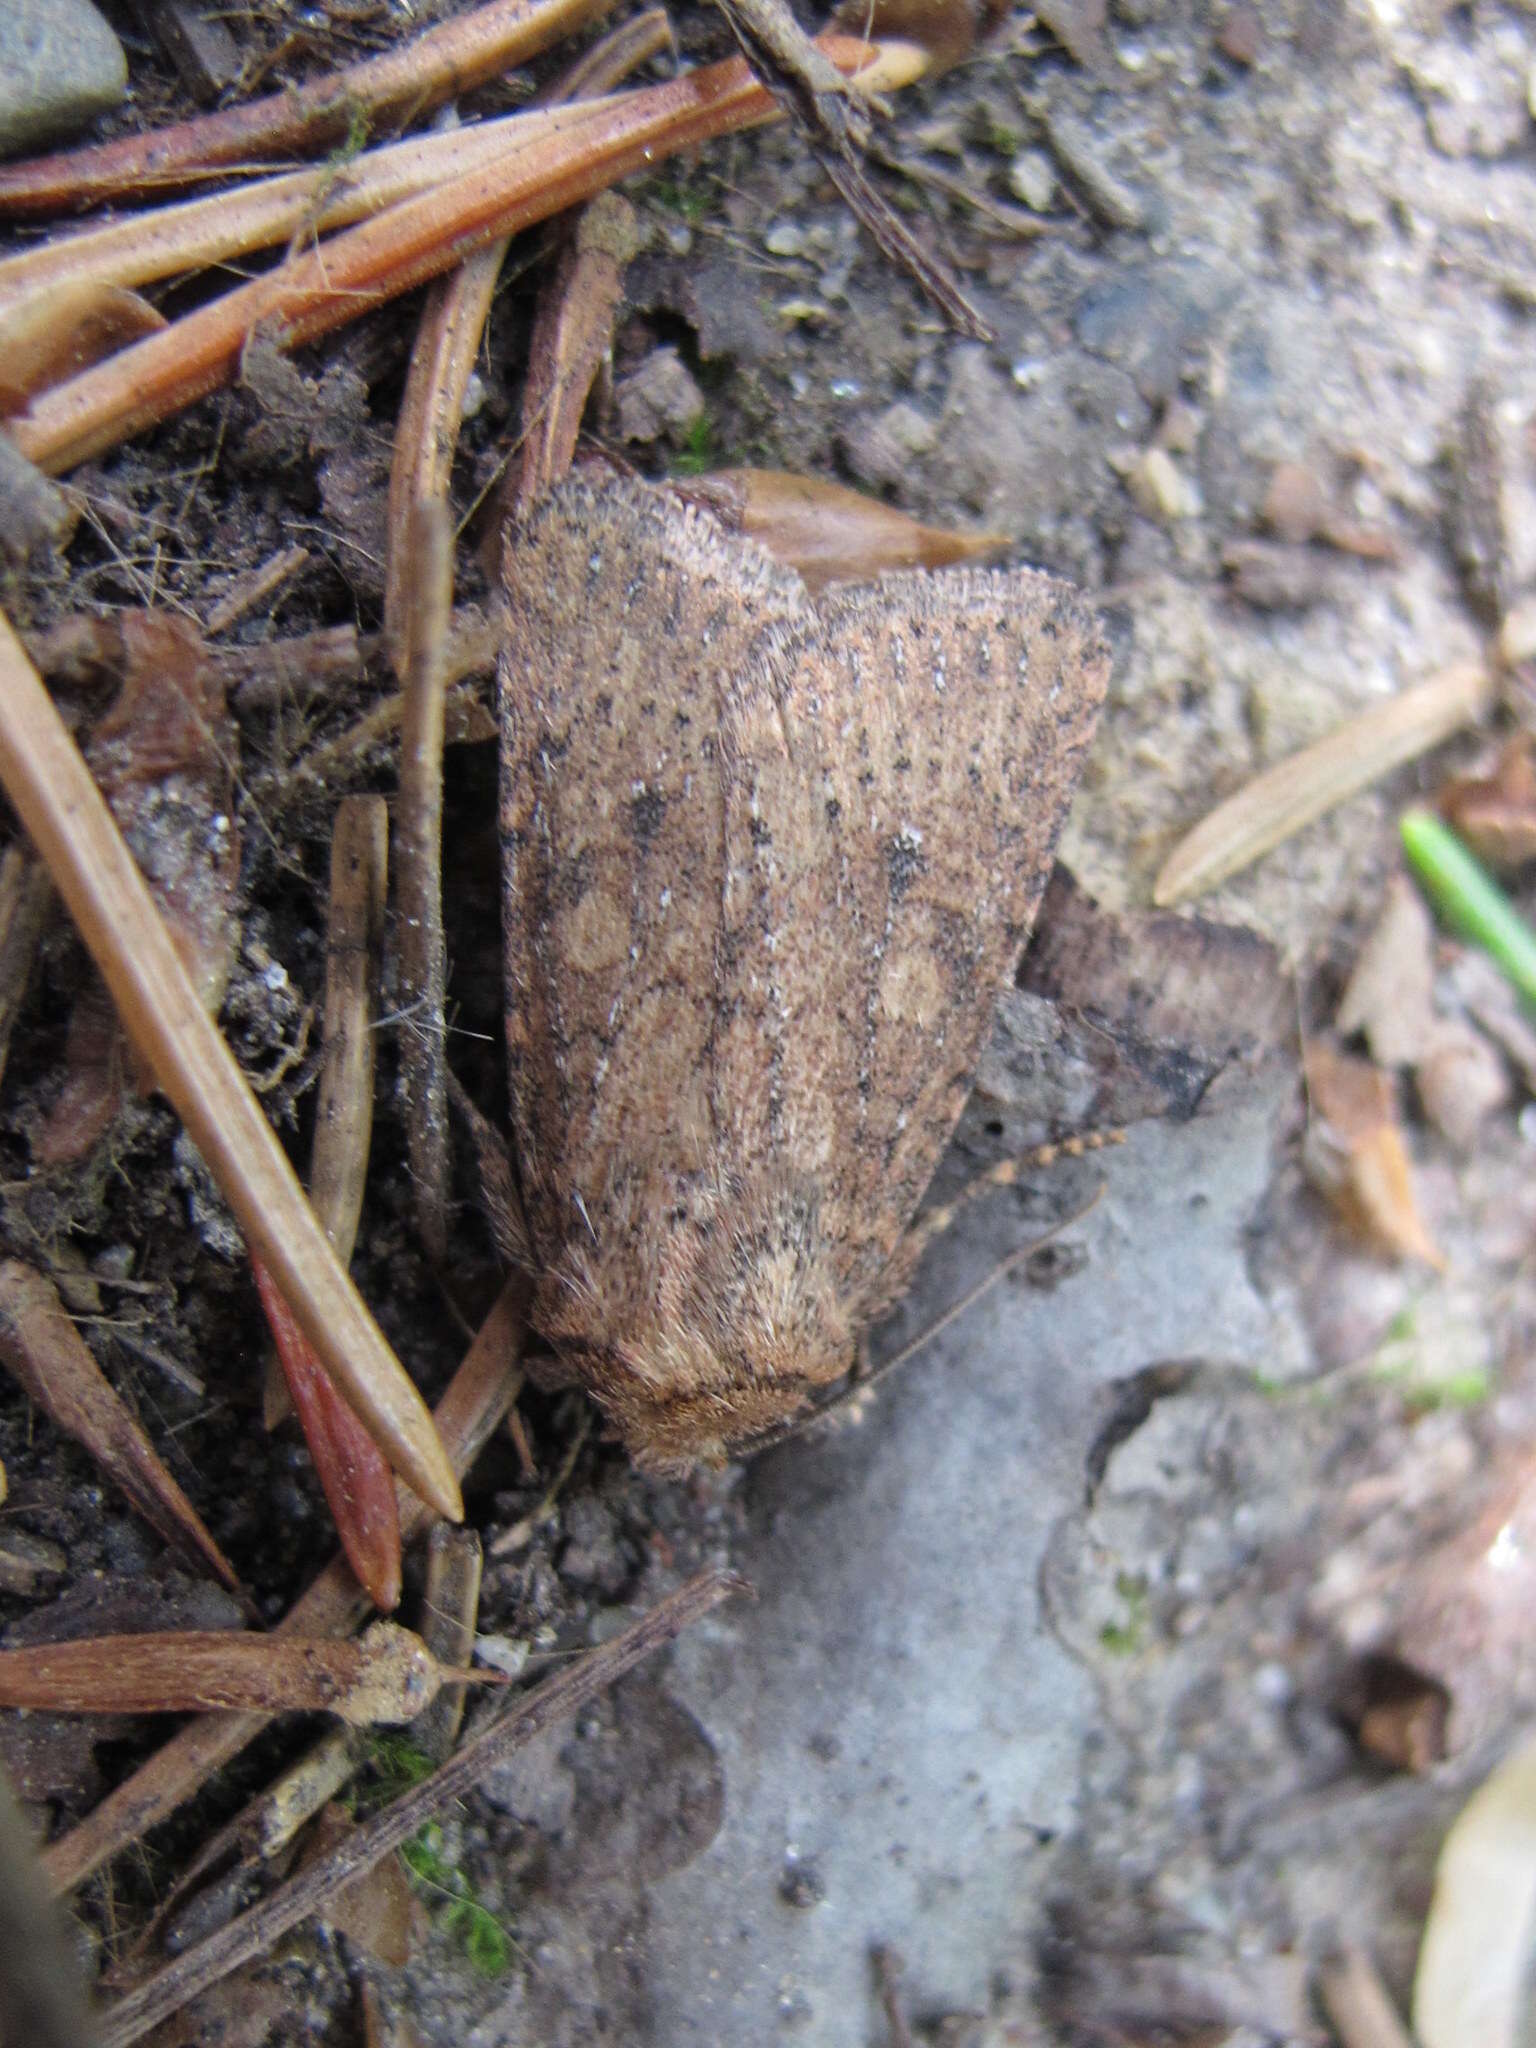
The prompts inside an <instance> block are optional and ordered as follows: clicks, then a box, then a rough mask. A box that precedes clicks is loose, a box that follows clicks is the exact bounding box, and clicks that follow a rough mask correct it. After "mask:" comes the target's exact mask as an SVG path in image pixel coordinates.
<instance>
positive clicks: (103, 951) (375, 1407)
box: [0, 615, 463, 1521]
mask: <svg viewBox="0 0 1536 2048" xmlns="http://www.w3.org/2000/svg"><path fill="white" fill-rule="evenodd" d="M0 782H3V784H4V786H5V789H6V792H7V794H8V795H9V797H10V799H11V801H12V803H13V804H14V805H15V807H16V810H17V813H18V814H19V816H20V818H21V821H22V823H23V825H24V826H25V827H26V830H27V832H28V835H29V836H30V838H31V840H32V843H33V845H34V846H35V847H36V848H37V850H38V852H39V854H40V855H41V857H42V859H43V861H44V864H45V865H46V867H47V869H48V872H49V874H50V875H51V876H52V878H53V882H54V886H55V887H56V888H57V889H58V891H59V894H60V895H61V896H62V897H63V899H64V901H65V903H66V905H67V906H68V908H69V911H70V915H71V916H72V917H73V919H74V921H75V923H76V925H77V927H78V928H79V931H80V934H81V937H82V938H83V939H84V940H85V943H86V946H87V948H88V950H89V951H90V953H91V956H92V958H93V959H94V960H95V962H96V965H97V967H98V968H99V969H100V971H101V974H102V976H103V978H104V979H105V981H106V983H107V986H108V988H109V989H110V990H111V992H112V997H113V1000H114V1002H115V1003H116V1006H117V1010H118V1014H119V1016H120V1018H121V1020H122V1023H123V1026H124V1028H125V1030H126V1031H127V1032H128V1035H129V1037H130V1038H131V1039H132V1040H133V1042H134V1045H135V1047H136V1049H137V1051H138V1052H139V1054H140V1057H141V1058H143V1059H144V1060H145V1061H146V1063H147V1064H148V1066H149V1068H150V1070H151V1072H152V1073H153V1074H154V1075H155V1078H156V1080H157V1082H158V1084H159V1086H160V1087H161V1088H162V1089H164V1091H165V1093H166V1095H167V1096H169V1098H170V1100H171V1102H172V1103H173V1105H174V1106H175V1108H176V1111H177V1113H178V1114H179V1115H180V1117H181V1119H182V1121H183V1122H184V1123H185V1125H186V1126H187V1129H188V1131H189V1133H190V1134H191V1137H192V1139H193V1142H194V1143H195V1144H196V1145H197V1147H198V1150H199V1151H200V1152H201V1153H202V1155H203V1158H204V1159H205V1160H206V1161H207V1163H208V1167H209V1170H210V1171H211V1172H212V1174H213V1176H214V1178H215V1180H216V1181H217V1182H218V1184H219V1186H220V1188H221V1189H222V1191H223V1192H224V1195H225V1197H226V1199H227V1200H228V1202H229V1204H230V1207H231V1208H232V1209H233V1210H234V1212H235V1214H236V1216H237V1217H238V1218H239V1220H240V1224H241V1226H242V1228H243V1229H244V1231H245V1234H246V1237H247V1239H248V1240H249V1242H250V1244H251V1246H252V1248H253V1249H254V1250H256V1251H257V1252H259V1254H260V1255H261V1257H262V1258H263V1259H264V1260H265V1261H266V1263H267V1264H268V1266H269V1267H270V1268H271V1270H272V1273H273V1275H274V1277H275V1278H276V1280H277V1282H278V1285H279V1286H280V1287H281V1289H282V1292H283V1294H284V1296H285V1298H286V1299H287V1301H288V1303H289V1305H290V1306H291V1307H292V1308H293V1310H294V1313H295V1314H296V1315H297V1316H298V1318H299V1321H300V1323H301V1325H302V1326H303V1329H304V1332H305V1335H306V1336H307V1337H309V1339H310V1341H311V1342H312V1343H313V1344H314V1346H315V1348H316V1350H317V1351H318V1352H319V1353H320V1356H321V1358H322V1359H323V1360H324V1362H325V1365H326V1367H327V1369H328V1370H329V1371H330V1372H331V1373H332V1374H333V1375H334V1377H335V1379H336V1380H337V1382H338V1384H339V1385H340V1386H341V1387H342V1388H343V1389H345V1391H346V1394H347V1397H348V1399H349V1401H351V1402H352V1404H353V1405H354V1407H355V1408H356V1409H357V1411H358V1413H359V1415H360V1416H361V1417H362V1418H363V1419H364V1420H365V1421H366V1422H367V1423H368V1425H369V1427H370V1428H371V1429H372V1431H373V1432H374V1434H375V1436H376V1437H377V1438H378V1440H379V1442H380V1444H381V1446H382V1447H383V1448H384V1449H385V1450H387V1452H388V1453H389V1455H390V1459H391V1462H392V1463H393V1464H394V1465H395V1466H396V1468H397V1469H398V1470H399V1471H400V1472H401V1473H402V1474H403V1475H404V1476H405V1477H406V1478H407V1479H408V1480H409V1481H410V1483H411V1485H412V1486H414V1487H415V1488H416V1490H417V1492H418V1493H420V1494H421V1496H422V1498H423V1499H424V1500H426V1501H428V1502H430V1503H431V1504H432V1506H434V1507H435V1508H437V1509H438V1511H439V1512H440V1513H442V1514H445V1515H447V1516H448V1517H449V1518H450V1519H451V1520H455V1521H456V1520H458V1519H459V1518H460V1517H461V1516H462V1514H463V1503H462V1501H461V1500H460V1497H459V1488H458V1482H457V1481H456V1480H455V1478H454V1476H453V1469H452V1467H451V1465H450V1464H449V1462H448V1460H447V1457H446V1456H445V1455H444V1452H443V1447H442V1445H441V1443H440V1442H439V1441H438V1437H437V1432H436V1430H435V1429H434V1428H433V1426H432V1419H431V1416H430V1414H429V1413H428V1411H427V1408H426V1405H425V1403H424V1402H423V1401H422V1398H421V1396H420V1394H419V1393H418V1392H417V1391H416V1388H415V1387H414V1386H413V1385H412V1383H411V1381H410V1380H409V1379H408V1378H407V1377H406V1374H405V1372H404V1370H403V1369H402V1367H401V1365H400V1363H399V1361H398V1359H396V1357H395V1355H394V1353H393V1352H392V1351H391V1350H390V1348H389V1346H388V1344H387V1343H386V1342H385V1340H384V1338H383V1336H382V1334H381V1333H380V1331H379V1329H378V1326H377V1324H376V1323H375V1322H374V1320H373V1317H372V1316H371V1315H370V1314H369V1312H368V1310H367V1308H366V1307H365V1306H364V1304H363V1301H362V1297H361V1296H360V1295H359V1294H358V1292H357V1290H356V1289H355V1288H354V1287H353V1285H352V1282H351V1281H350V1279H349V1278H348V1277H347V1275H346V1273H345V1272H344V1271H343V1270H342V1268H341V1266H340V1264H339V1262H338V1261H337V1258H336V1255H335V1253H334V1252H333V1251H332V1250H331V1248H330V1245H329V1244H328V1243H327V1242H326V1238H325V1233H324V1232H323V1231H322V1230H321V1229H320V1226H319V1224H318V1223H317V1222H316V1221H315V1216H314V1212H313V1210H312V1209H311V1208H310V1206H309V1203H308V1202H307V1201H306V1199H305V1197H304V1193H303V1190H302V1189H301V1188H300V1186H299V1183H298V1180H297V1178H296V1176H295V1174H294V1171H293V1168H292V1167H291V1166H290V1165H289V1163H288V1160H287V1157H286V1155H285V1154H284V1152H283V1150H282V1147H281V1146H280V1145H279V1144H278V1142H277V1139H276V1137H275V1136H274V1135H273V1132H272V1127H271V1125H270V1124H269V1123H268V1122H267V1120H266V1118H265V1117H264V1116H263V1115H262V1113H261V1109H260V1107H259V1105H258V1104H257V1101H256V1098H255V1096H254V1095H253V1094H252V1093H251V1091H250V1088H249V1087H248V1086H247V1084H246V1082H245V1079H244V1076H243V1075H242V1074H241V1072H240V1069H239V1067H238V1066H237V1065H236V1063H235V1059H234V1055H233V1054H232V1053H231V1052H230V1050H229V1047H228V1046H227V1045H226V1044H225V1042H224V1040H223V1039H222V1038H221V1037H220V1035H219V1033H218V1030H217V1029H216V1027H215V1026H214V1024H213V1023H212V1022H211V1021H210V1019H209V1017H208V1015H207V1013H206V1011H205V1010H204V1008H203V1005H202V1002H201V1001H200V999H199V996H198V993H197V990H196V989H195V988H194V986H193V984H192V981H191V979H190V977H189V976H188V973H187V970H186V968H185V967H184V966H183V965H182V961H181V956H180V954H179V953H178V952H177V950H176V947H175V945H174V944H173V943H172V940H171V937H170V935H169V933H168V931H167V930H166V926H165V923H164V920H163V919H162V918H161V916H160V913H159V912H158V910H157V909H156V908H155V904H154V900H153V898H152V897H151V895H150V893H149V889H148V887H147V885H146V884H145V881H144V878H143V876H142V875H141V874H140V872H139V870H138V868H137V867H136V866H135V864H134V861H133V857H132V855H131V854H130V853H129V851H128V849H127V847H126V846H125V845H124V843H123V839H122V835H121V834H120V833H119V831H118V829H117V827H116V825H115V824H114V822H113V820H112V816H111V813H110V812H109V811H108V809H107V806H106V803H105V801H104V800H103V798H102V795H101V792H100V791H99V790H98V789H97V787H96V784H95V783H94V781H93V780H92V779H91V775H90V771H89V770H88V769H87V767H86V765H85V762H84V760H83V759H82V758H81V754H80V750H79V748H78V747H77V746H76V745H75V743H74V741H73V740H72V739H71V738H70V736H69V733H68V732H67V730H66V729H65V726H64V723H63V720H62V719H61V718H60V717H59V715H58V712H57V711H56V710H55V708H54V706H53V702H52V700H51V699H50V697H49V695H48V692H47V691H46V690H45V689H44V687H43V684H42V681H41V679H40V678H39V676H38V674H37V671H36V670H35V669H34V668H33V667H32V664H31V663H30V662H29V661H28V660H27V658H26V654H25V652H24V651H23V649H22V646H21V643H20V642H19V641H18V640H17V638H16V636H15V633H14V632H13V631H12V629H11V626H10V623H9V621H8V620H6V619H5V618H4V617H3V615H0Z"/></svg>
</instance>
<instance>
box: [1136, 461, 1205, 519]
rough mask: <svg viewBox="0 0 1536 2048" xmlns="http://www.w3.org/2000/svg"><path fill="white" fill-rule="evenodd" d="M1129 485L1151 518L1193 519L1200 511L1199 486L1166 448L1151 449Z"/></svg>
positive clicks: (1142, 508) (1140, 463)
mask: <svg viewBox="0 0 1536 2048" xmlns="http://www.w3.org/2000/svg"><path fill="white" fill-rule="evenodd" d="M1126 484H1127V486H1128V487H1129V490H1130V493H1131V496H1132V497H1133V498H1134V499H1135V501H1136V503H1137V506H1138V507H1139V508H1140V510H1141V511H1143V512H1145V513H1146V515H1147V517H1148V518H1149V519H1161V520H1163V521H1164V522H1169V521H1172V520H1175V519H1192V518H1193V517H1194V516H1195V515H1196V514H1197V513H1198V512H1199V510H1200V492H1199V490H1198V488H1197V487H1196V485H1195V484H1193V483H1192V482H1191V481H1190V479H1189V478H1188V477H1186V476H1185V475H1184V473H1183V472H1182V471H1181V470H1180V469H1179V467H1178V465H1177V464H1176V463H1175V461H1174V459H1173V457H1172V456H1171V455H1170V454H1169V453H1168V450H1167V449H1166V448H1148V449H1147V450H1146V452H1145V453H1144V454H1143V455H1142V457H1141V459H1140V461H1139V462H1138V463H1137V464H1136V466H1135V468H1134V469H1132V471H1131V473H1130V475H1129V476H1128V477H1127V478H1126Z"/></svg>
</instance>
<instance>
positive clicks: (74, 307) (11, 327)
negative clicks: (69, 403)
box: [0, 279, 165, 413]
mask: <svg viewBox="0 0 1536 2048" xmlns="http://www.w3.org/2000/svg"><path fill="white" fill-rule="evenodd" d="M164 325H165V316H164V315H163V314H162V313H159V312H157V311H156V310H155V308H154V307H153V306H152V305H151V304H150V303H149V301H148V299H142V298H140V297H139V294H138V293H137V292H130V291H125V290H124V289H123V287H122V286H121V285H115V284H102V283H99V282H97V281H95V280H92V279H80V280H74V281H71V282H68V283H63V284H58V285H55V286H54V287H53V289H52V290H51V291H46V292H37V293H34V294H33V295H31V296H30V297H26V298H20V299H12V300H11V301H9V303H7V304H5V305H0V413H17V412H21V411H23V410H24V409H25V407H26V405H27V402H28V400H29V399H31V398H32V397H33V396H34V394H35V393H37V392H39V391H46V390H47V389H48V387H49V386H50V385H51V384H60V383H62V382H63V380H64V379H65V378H66V377H73V376H74V374H75V373H76V371H77V370H85V369H89V367H90V365H91V364H92V363H99V362H100V361H101V359H102V357H103V356H109V355H111V354H113V352H114V351H115V350H117V349H120V348H123V347H124V346H126V344H127V343H128V342H130V341H137V340H138V339H139V337H140V336H141V335H145V334H153V333H155V332H156V331H157V330H158V329H159V328H162V327H163V326H164Z"/></svg>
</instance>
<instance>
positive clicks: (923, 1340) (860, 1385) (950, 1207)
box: [739, 1131, 1125, 1458]
mask: <svg viewBox="0 0 1536 2048" xmlns="http://www.w3.org/2000/svg"><path fill="white" fill-rule="evenodd" d="M1074 1142H1075V1141H1074ZM1124 1142H1125V1133H1124V1131H1118V1132H1104V1133H1103V1134H1102V1135H1100V1136H1099V1137H1098V1138H1097V1140H1096V1142H1095V1143H1093V1144H1091V1145H1084V1147H1083V1149H1084V1150H1085V1151H1096V1150H1098V1149H1099V1148H1100V1147H1101V1146H1104V1145H1121V1144H1124ZM1042 1149H1043V1150H1047V1151H1049V1150H1051V1148H1050V1147H1048V1146H1047V1147H1043V1148H1042ZM1034 1156H1035V1155H1034V1154H1031V1153H1026V1154H1025V1155H1024V1156H1023V1158H1021V1159H1019V1160H1017V1161H1015V1160H1005V1161H1004V1162H1003V1163H1004V1165H1007V1166H1015V1167H1017V1168H1018V1169H1019V1170H1020V1171H1024V1170H1026V1166H1027V1162H1028V1160H1030V1159H1031V1158H1033V1157H1034ZM1070 1156H1073V1157H1075V1156H1076V1155H1075V1154H1073V1155H1070ZM1040 1163H1042V1164H1046V1165H1048V1164H1049V1163H1050V1162H1049V1160H1047V1161H1043V1162H1040ZM996 1174H997V1169H996V1168H995V1167H994V1168H993V1169H992V1170H991V1172H990V1173H988V1174H983V1175H981V1176H980V1177H979V1178H978V1179H976V1180H974V1181H972V1182H971V1183H970V1185H969V1186H968V1187H967V1188H966V1189H965V1190H964V1192H963V1193H962V1194H961V1195H960V1196H957V1197H956V1199H955V1200H954V1201H953V1202H950V1203H947V1204H946V1205H945V1211H944V1213H945V1214H947V1215H948V1216H950V1217H953V1215H954V1212H955V1210H956V1209H957V1208H959V1207H960V1205H961V1203H962V1202H963V1201H965V1200H967V1199H969V1197H970V1196H971V1195H972V1194H974V1193H975V1192H976V1191H977V1190H978V1189H979V1188H982V1187H986V1186H991V1187H1006V1186H1007V1185H1008V1182H1007V1180H1006V1179H999V1178H994V1176H995V1175H996ZM1103 1199H1104V1188H1103V1186H1100V1187H1098V1188H1096V1189H1095V1190H1094V1192H1093V1194H1092V1195H1090V1196H1089V1198H1088V1200H1087V1201H1086V1202H1084V1204H1083V1206H1082V1207H1081V1208H1080V1209H1076V1210H1074V1211H1073V1213H1072V1214H1071V1215H1070V1216H1063V1218H1062V1219H1061V1221H1060V1222H1059V1223H1056V1224H1053V1225H1052V1226H1051V1228H1050V1229H1049V1230H1046V1231H1042V1232H1041V1234H1040V1236H1039V1237H1032V1238H1031V1239H1030V1241H1029V1243H1028V1244H1021V1245H1020V1246H1019V1247H1018V1248H1017V1250H1015V1251H1011V1252H1010V1253H1009V1254H1008V1256H1007V1257H1006V1258H1005V1259H999V1260H998V1262H997V1264H996V1265H995V1266H994V1267H993V1268H992V1270H991V1272H990V1273H988V1274H986V1275H985V1276H984V1277H983V1278H982V1279H980V1280H978V1281H977V1283H976V1285H975V1286H974V1287H972V1288H971V1289H970V1290H969V1292H967V1293H965V1294H962V1295H961V1297H960V1299H959V1300H958V1301H957V1302H954V1303H953V1304H952V1305H951V1306H950V1307H949V1308H947V1309H945V1311H944V1313H943V1314H942V1315H941V1316H939V1317H938V1318H937V1319H936V1320H935V1321H934V1322H931V1323H930V1324H929V1325H928V1327H927V1329H926V1330H922V1331H920V1332H919V1333H918V1335H917V1336H915V1337H913V1338H912V1339H911V1341H910V1342H909V1343H906V1344H903V1345H902V1347H901V1349H900V1350H899V1351H898V1352H896V1353H895V1354H894V1356H892V1357H890V1358H887V1359H886V1360H885V1361H884V1362H883V1363H882V1364H880V1365H878V1366H877V1367H876V1368H875V1370H874V1371H873V1372H869V1373H866V1374H865V1375H864V1377H863V1378H862V1379H859V1380H855V1381H854V1382H853V1384H852V1385H851V1386H847V1387H844V1388H843V1389H842V1391H841V1392H840V1393H838V1394H836V1395H835V1396H834V1397H833V1398H832V1399H831V1400H830V1401H827V1402H825V1403H824V1404H823V1405H822V1406H821V1407H820V1408H817V1409H814V1410H813V1411H812V1412H811V1413H810V1414H809V1415H799V1416H796V1417H795V1418H794V1420H793V1421H791V1422H784V1423H780V1424H779V1426H778V1427H777V1428H776V1429H771V1430H768V1431H766V1432H765V1433H764V1434H763V1435H762V1436H759V1437H754V1438H753V1440H752V1442H751V1443H749V1444H744V1445H743V1446H742V1448H741V1451H740V1453H739V1455H740V1456H742V1457H744V1458H755V1457H756V1456H757V1454H758V1452H759V1451H767V1450H772V1448H773V1446H774V1445H775V1444H782V1443H787V1442H788V1441H789V1440H790V1439H791V1438H793V1437H797V1436H805V1435H807V1434H808V1433H809V1432H810V1431H811V1430H813V1429H815V1428H816V1427H817V1425H818V1424H820V1423H823V1422H826V1421H828V1420H829V1419H830V1417H832V1416H834V1415H836V1414H837V1413H838V1411H839V1410H840V1409H842V1408H846V1407H847V1406H848V1404H849V1403H850V1402H851V1401H855V1400H860V1399H862V1398H863V1396H864V1395H865V1394H866V1393H867V1392H868V1391H869V1390H870V1389H871V1388H872V1387H877V1386H879V1384H880V1382H881V1381H882V1380H883V1379H887V1378H889V1376H890V1375H891V1374H892V1373H893V1372H895V1371H896V1370H897V1368H898V1367H899V1366H903V1365H905V1364H906V1363H907V1360H908V1359H909V1358H913V1357H915V1356H916V1354H917V1353H918V1352H919V1351H922V1350H924V1349H925V1348H926V1347H927V1346H928V1345H929V1344H931V1343H932V1342H933V1340H934V1338H935V1337H937V1336H938V1335H939V1334H940V1332H941V1331H943V1330H947V1329H948V1328H949V1326H950V1324H951V1323H953V1322H957V1321H958V1320H959V1318H960V1317H961V1316H963V1315H965V1314H966V1313H967V1312H968V1311H969V1310H970V1309H972V1308H974V1307H975V1305H976V1303H977V1302H978V1301H980V1300H981V1298H982V1296H983V1295H984V1294H989V1293H990V1292H991V1290H992V1289H993V1288H994V1287H995V1286H996V1285H997V1283H998V1281H999V1280H1001V1279H1003V1278H1005V1277H1006V1275H1007V1274H1009V1273H1011V1272H1012V1271H1013V1269H1014V1267H1015V1266H1020V1265H1022V1264H1023V1263H1024V1261H1025V1260H1026V1259H1030V1258H1033V1257H1034V1255H1035V1253H1036V1252H1038V1251H1043V1250H1044V1249H1045V1247H1046V1246H1047V1245H1048V1244H1054V1243H1055V1241H1056V1239H1057V1238H1058V1237H1060V1236H1061V1235H1062V1234H1063V1233H1064V1232H1065V1231H1068V1230H1071V1229H1073V1228H1074V1227H1075V1226H1076V1225H1077V1224H1079V1223H1081V1222H1082V1220H1083V1218H1084V1217H1085V1216H1091V1215H1092V1214H1093V1212H1094V1210H1095V1209H1097V1207H1098V1206H1099V1204H1100V1202H1102V1201H1103ZM934 1213H935V1214H936V1215H937V1214H939V1213H940V1212H939V1211H937V1210H936V1211H935V1212H934Z"/></svg>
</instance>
